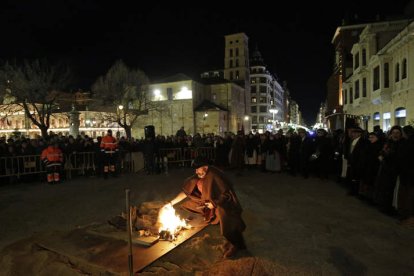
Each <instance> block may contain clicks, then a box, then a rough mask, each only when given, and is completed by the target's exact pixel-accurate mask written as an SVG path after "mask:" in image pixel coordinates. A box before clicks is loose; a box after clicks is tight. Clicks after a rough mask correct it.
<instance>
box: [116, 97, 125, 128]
mask: <svg viewBox="0 0 414 276" xmlns="http://www.w3.org/2000/svg"><path fill="white" fill-rule="evenodd" d="M122 109H124V106H123V105H122V104H120V105H118V122H117V123H118V130H117V132H116V133H117V134H118V135H119V136H121V135H120V133H119V123H120V122H121V112H122Z"/></svg>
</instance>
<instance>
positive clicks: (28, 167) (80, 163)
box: [0, 147, 216, 179]
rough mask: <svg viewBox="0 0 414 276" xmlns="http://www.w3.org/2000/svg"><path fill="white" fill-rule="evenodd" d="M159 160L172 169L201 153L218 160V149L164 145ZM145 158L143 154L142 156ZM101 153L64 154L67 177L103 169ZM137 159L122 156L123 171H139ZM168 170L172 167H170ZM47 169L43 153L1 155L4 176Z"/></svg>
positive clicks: (17, 175)
mask: <svg viewBox="0 0 414 276" xmlns="http://www.w3.org/2000/svg"><path fill="white" fill-rule="evenodd" d="M158 154H159V156H158V159H159V161H157V162H160V163H163V164H164V165H165V166H167V168H168V164H169V163H177V164H179V163H181V165H182V166H185V165H187V164H188V165H190V164H191V161H192V160H194V158H196V157H197V156H198V155H203V156H205V157H206V158H208V159H209V160H211V161H214V160H215V157H216V151H215V148H212V147H202V148H162V149H159V152H158ZM141 159H142V157H141ZM99 160H101V158H100V155H99V153H98V155H97V154H96V153H95V152H75V153H72V154H69V155H65V156H64V161H63V172H65V173H66V178H67V179H71V178H72V172H74V171H76V172H78V174H79V175H85V174H87V173H88V172H91V173H96V172H97V171H98V170H100V169H101V166H100V162H99ZM135 162H137V161H136V160H134V158H132V153H131V152H126V153H124V154H122V155H120V160H119V167H118V169H119V171H120V172H126V173H130V172H136V170H137V168H134V167H136V165H137V164H134V163H135ZM167 170H168V169H167ZM45 172H46V170H45V168H44V166H43V163H42V161H41V159H40V155H22V156H3V157H0V178H1V177H16V178H18V179H19V178H20V176H22V175H34V174H42V173H45Z"/></svg>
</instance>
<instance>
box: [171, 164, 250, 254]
mask: <svg viewBox="0 0 414 276" xmlns="http://www.w3.org/2000/svg"><path fill="white" fill-rule="evenodd" d="M192 167H193V168H194V169H195V175H193V176H191V177H189V178H188V179H186V180H185V182H184V185H183V188H182V190H183V191H182V192H181V193H179V194H178V195H177V196H176V197H175V198H174V199H173V200H171V201H170V203H169V204H171V205H175V204H177V203H179V202H181V201H183V200H184V199H186V198H188V199H189V200H187V201H185V202H184V203H183V204H182V205H181V207H182V208H184V209H186V210H188V211H190V212H193V213H198V214H200V215H203V216H204V219H205V221H206V222H208V223H210V224H220V230H221V234H222V235H223V236H224V237H225V238H226V240H227V242H226V244H225V245H224V248H225V252H224V255H223V257H224V258H230V257H233V256H234V255H235V254H236V252H237V251H238V250H242V249H246V244H245V242H244V238H243V231H244V230H245V229H246V225H245V223H244V221H243V219H242V217H241V214H242V207H241V205H240V203H239V200H238V198H237V196H236V193H235V192H234V190H233V185H232V183H231V182H230V181H229V180H228V179H227V177H226V176H225V175H224V173H223V172H222V171H221V170H219V169H217V168H216V167H214V166H210V165H209V163H208V160H207V159H205V158H204V157H202V156H198V157H197V158H196V159H195V160H194V162H193V166H192Z"/></svg>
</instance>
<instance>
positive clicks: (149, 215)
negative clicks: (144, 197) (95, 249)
mask: <svg viewBox="0 0 414 276" xmlns="http://www.w3.org/2000/svg"><path fill="white" fill-rule="evenodd" d="M164 205H165V203H164V202H163V201H150V202H143V203H141V204H140V205H139V206H131V222H132V228H133V229H132V230H133V231H140V230H144V231H145V232H146V233H147V235H158V229H159V224H158V223H157V220H158V213H159V211H160V209H161V208H162V207H163V206H164ZM127 217H128V216H127V214H126V213H125V212H122V213H121V215H119V216H116V217H114V218H112V219H110V220H109V221H108V223H109V224H111V225H113V226H115V227H116V228H117V229H121V230H125V229H126V220H127Z"/></svg>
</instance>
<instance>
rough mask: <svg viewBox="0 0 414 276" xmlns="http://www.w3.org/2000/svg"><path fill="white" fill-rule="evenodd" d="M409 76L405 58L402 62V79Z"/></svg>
mask: <svg viewBox="0 0 414 276" xmlns="http://www.w3.org/2000/svg"><path fill="white" fill-rule="evenodd" d="M405 78H407V59H406V58H405V59H403V62H402V75H401V79H405Z"/></svg>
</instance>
